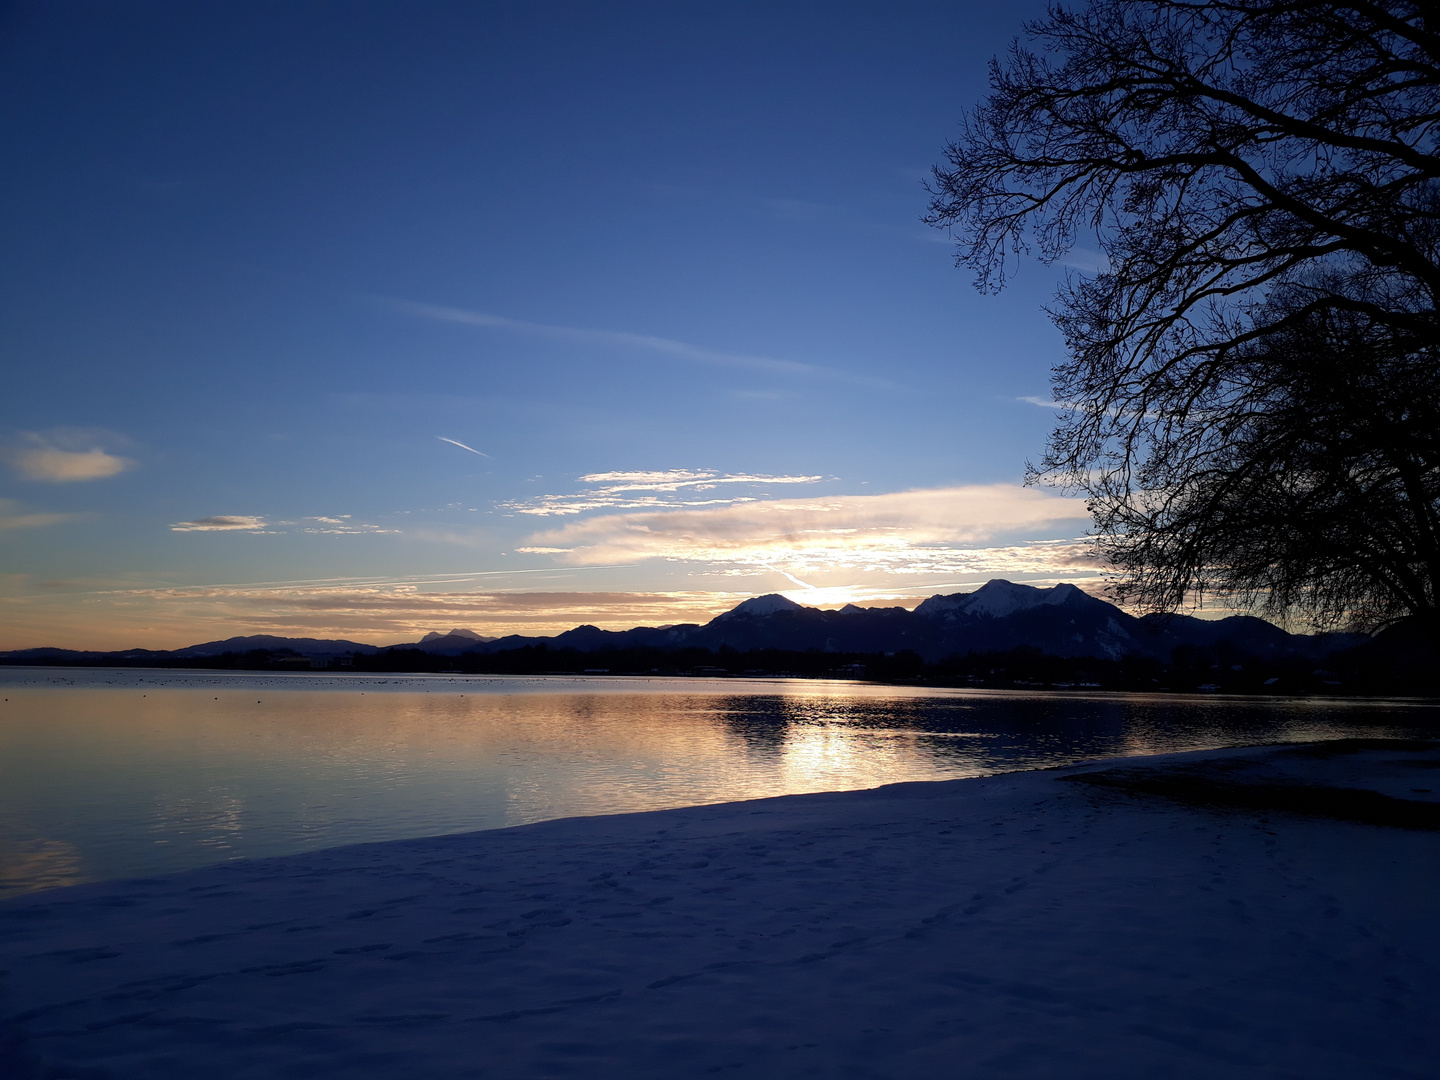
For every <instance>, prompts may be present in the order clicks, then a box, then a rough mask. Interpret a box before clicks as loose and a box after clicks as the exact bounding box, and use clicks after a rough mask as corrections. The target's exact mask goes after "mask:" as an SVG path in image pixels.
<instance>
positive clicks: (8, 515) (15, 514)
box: [0, 499, 81, 532]
mask: <svg viewBox="0 0 1440 1080" xmlns="http://www.w3.org/2000/svg"><path fill="white" fill-rule="evenodd" d="M80 516H81V515H79V514H47V513H38V514H37V513H29V514H26V513H21V512H20V504H19V503H18V502H16V501H15V500H14V499H0V532H8V531H9V530H11V529H39V528H43V527H44V526H46V525H59V524H60V523H61V522H63V521H74V520H75V519H76V518H78V517H80Z"/></svg>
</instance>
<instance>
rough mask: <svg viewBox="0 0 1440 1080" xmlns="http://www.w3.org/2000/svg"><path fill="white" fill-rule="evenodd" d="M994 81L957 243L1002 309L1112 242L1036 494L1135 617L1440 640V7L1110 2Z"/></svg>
mask: <svg viewBox="0 0 1440 1080" xmlns="http://www.w3.org/2000/svg"><path fill="white" fill-rule="evenodd" d="M1026 29H1027V35H1028V38H1029V41H1030V43H1031V44H1030V46H1029V47H1026V46H1022V45H1021V44H1018V43H1017V45H1016V46H1015V47H1014V48H1013V49H1012V51H1011V53H1010V54H1009V57H1008V59H1007V60H1006V61H1005V62H1004V63H1000V62H998V61H997V62H996V63H995V64H994V65H993V67H992V72H991V85H992V92H991V94H990V96H989V97H988V98H986V99H985V100H984V101H983V102H982V103H981V104H980V105H979V106H978V107H977V108H976V109H975V110H974V111H973V113H972V114H971V115H970V116H969V117H968V118H967V120H966V121H965V122H964V124H963V125H962V130H961V134H960V137H959V138H958V139H957V140H956V141H955V142H954V143H952V144H951V145H950V146H949V147H948V150H947V154H946V158H947V161H946V164H945V165H943V166H941V167H938V168H937V169H936V170H935V173H934V183H933V186H932V188H931V192H932V196H933V201H932V203H931V211H930V215H929V219H928V220H930V221H931V222H932V223H933V224H936V225H939V226H942V227H946V228H948V229H950V230H951V231H952V234H953V235H954V236H955V237H956V239H957V241H958V243H959V248H958V253H957V259H958V262H959V263H960V264H962V265H965V266H968V267H970V268H972V269H973V270H974V271H975V272H976V281H977V285H978V286H979V287H980V288H982V289H993V288H998V287H1000V286H1001V285H1003V283H1004V281H1005V278H1006V275H1007V273H1008V272H1009V271H1010V269H1011V267H1012V266H1013V264H1014V260H1015V259H1017V258H1018V257H1020V256H1022V255H1024V254H1026V253H1028V252H1032V251H1033V252H1034V253H1036V254H1038V255H1039V257H1041V258H1042V259H1045V260H1057V259H1060V258H1061V257H1062V256H1064V255H1065V254H1066V253H1067V252H1068V251H1069V250H1071V249H1072V248H1073V247H1074V246H1075V245H1076V244H1077V241H1086V240H1088V238H1089V237H1092V236H1093V237H1094V238H1095V241H1094V242H1095V243H1096V244H1098V246H1099V247H1100V249H1101V251H1102V252H1103V254H1104V257H1105V261H1106V263H1107V264H1108V265H1107V267H1106V269H1104V270H1103V271H1101V272H1098V273H1094V274H1090V275H1083V276H1082V275H1075V276H1072V277H1071V279H1070V281H1069V282H1068V284H1067V285H1066V287H1065V288H1064V289H1062V291H1061V293H1060V295H1059V297H1058V301H1057V304H1056V307H1055V309H1054V310H1053V311H1052V313H1051V314H1052V317H1053V318H1054V319H1055V321H1056V323H1057V325H1058V326H1059V327H1060V329H1061V330H1062V331H1063V333H1064V334H1065V338H1066V342H1067V348H1068V359H1067V360H1066V361H1065V362H1064V363H1062V364H1060V365H1059V366H1057V368H1056V369H1055V373H1054V386H1055V393H1056V400H1057V401H1058V402H1059V403H1060V404H1061V405H1062V407H1063V408H1064V410H1065V411H1064V413H1063V415H1062V418H1061V421H1060V423H1059V426H1058V427H1057V429H1056V430H1055V432H1054V433H1053V434H1052V436H1051V440H1050V445H1049V448H1048V451H1047V453H1046V455H1045V457H1044V459H1043V460H1042V462H1041V463H1040V465H1039V467H1038V469H1036V470H1035V474H1036V475H1037V476H1042V477H1044V478H1046V479H1049V480H1052V481H1056V482H1059V483H1061V484H1063V485H1066V486H1069V487H1070V488H1072V489H1076V490H1079V491H1082V492H1084V493H1086V494H1087V495H1088V496H1089V498H1090V503H1091V509H1092V511H1093V512H1094V514H1095V519H1096V524H1097V530H1098V533H1099V536H1100V543H1101V546H1102V548H1103V549H1104V550H1106V551H1107V552H1108V553H1109V554H1110V556H1111V558H1112V559H1113V560H1114V564H1115V566H1116V567H1117V570H1118V574H1119V585H1120V588H1121V591H1122V593H1123V594H1125V595H1127V596H1128V597H1129V598H1130V599H1132V600H1133V601H1135V602H1137V603H1140V604H1144V605H1147V606H1152V607H1156V608H1159V609H1162V610H1173V609H1174V608H1176V607H1177V606H1179V605H1180V604H1182V603H1183V602H1185V601H1186V600H1187V598H1194V597H1195V596H1197V595H1203V593H1204V592H1206V591H1211V592H1220V593H1225V594H1230V595H1232V596H1236V597H1239V598H1240V599H1242V600H1244V601H1247V602H1250V603H1254V604H1257V605H1259V606H1261V607H1263V608H1267V609H1268V610H1269V611H1270V612H1271V613H1274V614H1282V615H1283V614H1289V613H1292V612H1301V613H1305V614H1308V615H1309V616H1310V617H1311V618H1312V619H1313V620H1314V621H1315V622H1317V623H1318V624H1322V625H1324V624H1333V623H1335V622H1337V621H1341V620H1342V619H1348V620H1350V621H1352V622H1356V623H1358V624H1360V625H1368V626H1378V625H1384V624H1385V623H1387V622H1390V621H1393V620H1395V619H1396V618H1398V617H1400V616H1403V615H1407V614H1408V615H1412V616H1416V617H1418V618H1419V619H1420V620H1421V621H1422V622H1424V623H1425V624H1426V625H1427V628H1428V630H1427V632H1429V633H1430V634H1431V635H1432V636H1434V637H1436V638H1437V639H1440V621H1437V594H1436V588H1437V582H1440V528H1437V507H1440V501H1437V500H1440V475H1437V470H1440V442H1437V436H1436V434H1435V433H1436V422H1437V420H1440V415H1437V414H1440V313H1437V298H1440V184H1437V180H1440V147H1437V143H1436V136H1437V132H1440V9H1437V8H1436V7H1434V6H1432V5H1431V4H1429V3H1418V2H1402V0H1376V2H1364V0H1359V2H1354V3H1336V2H1320V0H1288V2H1287V0H1237V2H1228V3H1227V2H1217V3H1189V2H1180V0H1090V2H1089V3H1088V4H1087V5H1086V6H1085V7H1083V8H1082V9H1078V10H1074V11H1071V10H1066V9H1062V8H1059V7H1053V8H1052V9H1051V11H1050V14H1049V17H1048V18H1047V19H1046V20H1044V21H1043V22H1040V23H1037V24H1033V25H1030V26H1028V27H1027V28H1026Z"/></svg>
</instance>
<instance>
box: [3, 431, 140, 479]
mask: <svg viewBox="0 0 1440 1080" xmlns="http://www.w3.org/2000/svg"><path fill="white" fill-rule="evenodd" d="M104 440H105V435H104V433H102V432H93V431H86V430H83V429H79V428H56V429H54V430H52V431H46V432H38V431H27V432H22V433H21V435H20V443H19V444H18V445H14V446H9V447H6V448H5V449H4V450H3V451H0V455H3V456H4V458H5V460H6V461H7V462H8V463H9V464H10V467H11V468H13V469H14V470H15V471H16V472H17V473H19V474H20V475H21V476H22V477H24V478H25V479H26V480H39V481H43V482H45V483H51V484H69V483H75V482H77V481H83V480H103V479H105V478H106V477H109V476H115V475H116V474H118V473H122V472H124V471H125V470H126V469H129V468H131V467H133V466H134V464H135V462H133V461H131V460H130V459H129V458H125V457H120V456H119V455H118V454H112V453H110V452H109V451H108V450H106V449H105V448H104V445H103V443H104Z"/></svg>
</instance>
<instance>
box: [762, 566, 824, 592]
mask: <svg viewBox="0 0 1440 1080" xmlns="http://www.w3.org/2000/svg"><path fill="white" fill-rule="evenodd" d="M760 565H761V566H763V567H765V569H766V570H773V571H774V572H775V573H777V574H783V575H784V576H785V577H787V578H789V579H790V580H791V581H793V582H794V583H795V584H796V585H799V586H800V587H801V588H802V589H813V588H815V586H814V585H811V584H810V583H809V582H808V581H801V580H800V579H799V578H798V577H796V576H795V575H794V574H792V573H790V571H788V570H781V569H780V568H779V567H778V566H771V565H770V564H769V563H761V564H760Z"/></svg>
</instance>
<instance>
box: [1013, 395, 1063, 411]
mask: <svg viewBox="0 0 1440 1080" xmlns="http://www.w3.org/2000/svg"><path fill="white" fill-rule="evenodd" d="M1015 400H1016V401H1021V402H1024V403H1025V404H1026V405H1035V406H1038V407H1039V408H1041V409H1059V410H1060V411H1062V412H1065V411H1067V410H1066V408H1065V406H1064V405H1061V404H1060V403H1059V402H1058V401H1052V400H1051V399H1050V398H1043V397H1040V396H1038V395H1035V394H1027V395H1026V396H1025V397H1018V398H1016V399H1015Z"/></svg>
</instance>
